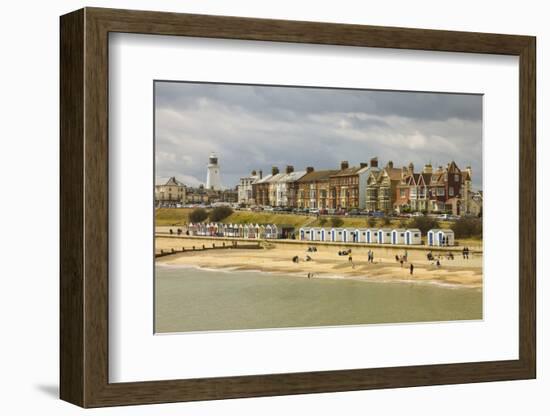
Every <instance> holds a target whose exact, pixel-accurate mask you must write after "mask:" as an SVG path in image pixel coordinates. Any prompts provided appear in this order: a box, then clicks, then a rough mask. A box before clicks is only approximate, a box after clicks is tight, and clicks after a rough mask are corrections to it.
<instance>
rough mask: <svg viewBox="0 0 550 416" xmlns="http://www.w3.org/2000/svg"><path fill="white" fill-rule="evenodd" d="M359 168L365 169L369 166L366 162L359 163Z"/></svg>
mask: <svg viewBox="0 0 550 416" xmlns="http://www.w3.org/2000/svg"><path fill="white" fill-rule="evenodd" d="M359 166H360V167H361V169H362V168H366V167H367V166H369V164H368V163H367V162H361V163H359Z"/></svg>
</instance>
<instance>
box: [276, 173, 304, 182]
mask: <svg viewBox="0 0 550 416" xmlns="http://www.w3.org/2000/svg"><path fill="white" fill-rule="evenodd" d="M306 173H307V172H306V171H305V170H300V171H298V172H290V173H285V174H284V176H283V177H282V178H280V179H279V182H295V181H297V180H298V179H300V178H301V177H303V176H304V175H305V174H306Z"/></svg>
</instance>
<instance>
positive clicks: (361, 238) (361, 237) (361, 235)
mask: <svg viewBox="0 0 550 416" xmlns="http://www.w3.org/2000/svg"><path fill="white" fill-rule="evenodd" d="M367 231H368V228H356V229H355V235H357V243H366V242H367Z"/></svg>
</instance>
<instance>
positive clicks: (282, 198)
mask: <svg viewBox="0 0 550 416" xmlns="http://www.w3.org/2000/svg"><path fill="white" fill-rule="evenodd" d="M306 173H307V172H306V171H305V170H301V171H298V172H294V167H293V166H287V167H286V171H285V173H284V174H282V175H280V176H279V177H277V178H275V179H274V183H275V194H274V197H275V199H274V201H272V205H274V206H278V207H287V206H289V202H290V201H289V199H290V197H291V195H290V193H291V192H294V190H293V189H292V188H291V186H290V185H289V184H290V183H291V182H296V181H297V180H298V179H300V178H301V177H302V176H304V175H305V174H306Z"/></svg>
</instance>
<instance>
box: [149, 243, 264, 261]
mask: <svg viewBox="0 0 550 416" xmlns="http://www.w3.org/2000/svg"><path fill="white" fill-rule="evenodd" d="M261 248H262V245H261V241H254V242H246V243H243V242H240V241H229V242H227V241H222V242H220V243H211V244H197V245H194V246H191V248H185V247H181V248H180V249H177V248H173V247H172V248H169V249H161V250H160V252H158V253H155V258H158V257H164V256H171V255H173V254H179V253H188V252H194V251H207V250H224V249H239V250H243V249H249V250H257V249H261Z"/></svg>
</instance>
